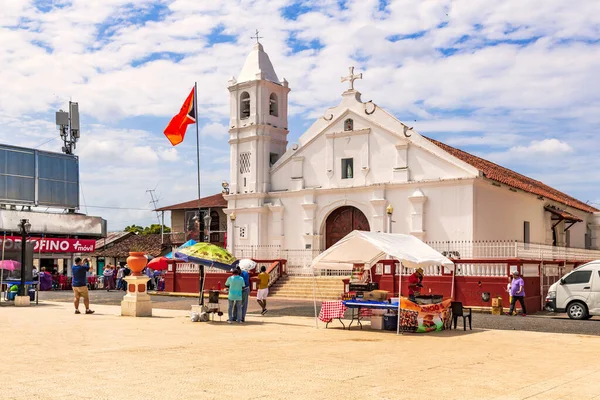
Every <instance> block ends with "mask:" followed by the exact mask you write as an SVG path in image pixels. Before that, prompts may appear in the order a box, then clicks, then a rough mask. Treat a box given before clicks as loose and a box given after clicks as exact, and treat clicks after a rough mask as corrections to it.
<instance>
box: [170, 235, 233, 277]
mask: <svg viewBox="0 0 600 400" xmlns="http://www.w3.org/2000/svg"><path fill="white" fill-rule="evenodd" d="M175 257H176V258H178V259H180V260H184V261H187V262H192V263H194V264H201V265H206V266H209V267H216V268H219V269H224V270H226V271H229V270H230V269H231V268H232V265H231V264H233V262H234V261H236V258H235V257H234V256H233V255H232V254H231V253H230V252H228V251H227V250H225V249H224V248H222V247H220V246H217V245H214V244H210V243H202V242H201V243H196V244H195V245H192V246H189V247H186V248H184V249H181V248H180V249H179V250H177V251H176V252H175Z"/></svg>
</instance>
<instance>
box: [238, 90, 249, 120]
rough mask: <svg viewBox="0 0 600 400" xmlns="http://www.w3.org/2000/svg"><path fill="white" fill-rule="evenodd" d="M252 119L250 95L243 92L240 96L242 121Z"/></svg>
mask: <svg viewBox="0 0 600 400" xmlns="http://www.w3.org/2000/svg"><path fill="white" fill-rule="evenodd" d="M246 118H250V94H249V93H248V92H243V93H242V95H241V96H240V119H246Z"/></svg>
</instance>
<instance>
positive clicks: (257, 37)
mask: <svg viewBox="0 0 600 400" xmlns="http://www.w3.org/2000/svg"><path fill="white" fill-rule="evenodd" d="M254 34H255V35H256V36H250V39H256V43H258V39H263V37H262V36H258V29H257V30H256V32H255V33H254Z"/></svg>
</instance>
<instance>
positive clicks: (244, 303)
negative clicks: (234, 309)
mask: <svg viewBox="0 0 600 400" xmlns="http://www.w3.org/2000/svg"><path fill="white" fill-rule="evenodd" d="M237 269H238V271H240V276H241V277H242V278H244V291H243V293H242V322H246V312H247V311H248V297H250V274H249V273H248V271H242V269H241V268H240V267H237Z"/></svg>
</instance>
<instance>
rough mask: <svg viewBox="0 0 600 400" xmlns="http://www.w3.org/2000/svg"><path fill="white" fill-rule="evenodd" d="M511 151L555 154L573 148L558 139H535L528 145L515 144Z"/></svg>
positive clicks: (570, 150) (566, 151) (569, 150)
mask: <svg viewBox="0 0 600 400" xmlns="http://www.w3.org/2000/svg"><path fill="white" fill-rule="evenodd" d="M510 151H511V152H515V153H520V154H531V153H536V154H544V155H555V154H560V153H570V152H572V151H573V148H572V147H571V146H569V144H568V143H565V142H561V141H560V140H558V139H544V140H534V141H532V142H531V143H530V144H529V145H528V146H515V147H512V148H511V149H510Z"/></svg>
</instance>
